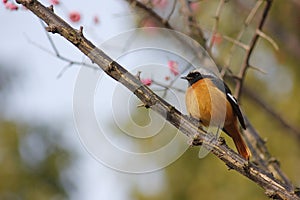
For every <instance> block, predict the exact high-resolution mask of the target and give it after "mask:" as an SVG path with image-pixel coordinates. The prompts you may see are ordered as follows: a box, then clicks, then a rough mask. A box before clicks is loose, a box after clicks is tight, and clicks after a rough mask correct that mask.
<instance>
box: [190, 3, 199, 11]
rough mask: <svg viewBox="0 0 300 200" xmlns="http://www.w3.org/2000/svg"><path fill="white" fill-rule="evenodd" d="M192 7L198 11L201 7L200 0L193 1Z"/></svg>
mask: <svg viewBox="0 0 300 200" xmlns="http://www.w3.org/2000/svg"><path fill="white" fill-rule="evenodd" d="M190 8H191V10H192V11H193V12H197V11H198V10H199V8H200V4H199V2H191V3H190Z"/></svg>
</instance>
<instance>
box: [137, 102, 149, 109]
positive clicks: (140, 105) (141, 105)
mask: <svg viewBox="0 0 300 200" xmlns="http://www.w3.org/2000/svg"><path fill="white" fill-rule="evenodd" d="M137 108H146V109H148V108H150V106H148V105H147V104H144V103H142V104H139V105H137Z"/></svg>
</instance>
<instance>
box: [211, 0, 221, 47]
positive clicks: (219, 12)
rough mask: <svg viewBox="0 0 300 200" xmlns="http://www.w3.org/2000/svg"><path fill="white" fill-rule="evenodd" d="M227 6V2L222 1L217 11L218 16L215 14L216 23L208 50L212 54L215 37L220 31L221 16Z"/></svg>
mask: <svg viewBox="0 0 300 200" xmlns="http://www.w3.org/2000/svg"><path fill="white" fill-rule="evenodd" d="M224 4H225V0H220V2H219V5H218V7H217V9H216V14H215V17H214V18H215V23H214V25H213V28H212V31H211V36H210V42H209V45H208V47H207V48H208V49H209V51H210V52H211V49H212V47H213V44H214V41H213V37H214V36H215V35H216V34H217V31H218V27H219V21H220V16H221V11H222V9H223V6H224Z"/></svg>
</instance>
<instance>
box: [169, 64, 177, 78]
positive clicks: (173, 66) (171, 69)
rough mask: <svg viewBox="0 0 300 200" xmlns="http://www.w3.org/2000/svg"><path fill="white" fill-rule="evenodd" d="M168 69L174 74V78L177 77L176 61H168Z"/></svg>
mask: <svg viewBox="0 0 300 200" xmlns="http://www.w3.org/2000/svg"><path fill="white" fill-rule="evenodd" d="M168 67H169V69H170V71H171V73H172V74H174V75H175V76H177V75H178V74H179V71H178V63H177V62H176V61H174V60H169V61H168Z"/></svg>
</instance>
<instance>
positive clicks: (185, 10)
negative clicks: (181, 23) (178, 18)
mask: <svg viewBox="0 0 300 200" xmlns="http://www.w3.org/2000/svg"><path fill="white" fill-rule="evenodd" d="M179 1H180V5H181V11H182V14H183V16H184V17H185V18H186V24H187V26H188V27H187V28H188V31H187V32H186V34H187V35H189V36H190V37H192V38H193V39H194V40H196V41H197V42H198V43H199V44H200V45H201V46H202V47H206V38H205V37H204V34H203V31H202V29H201V27H200V26H199V24H198V22H197V19H196V18H195V15H194V14H193V12H192V11H191V7H190V3H189V2H188V1H186V0H179ZM206 50H207V52H208V54H209V55H210V54H211V52H210V51H209V49H206Z"/></svg>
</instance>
